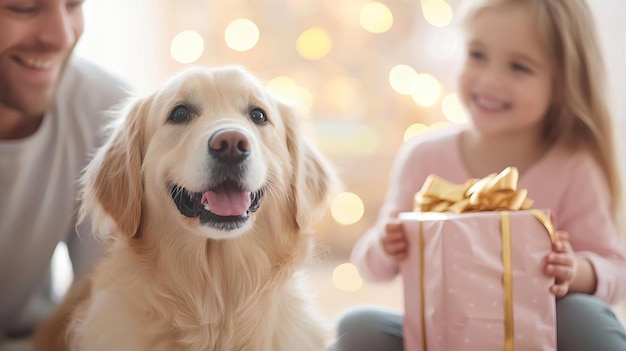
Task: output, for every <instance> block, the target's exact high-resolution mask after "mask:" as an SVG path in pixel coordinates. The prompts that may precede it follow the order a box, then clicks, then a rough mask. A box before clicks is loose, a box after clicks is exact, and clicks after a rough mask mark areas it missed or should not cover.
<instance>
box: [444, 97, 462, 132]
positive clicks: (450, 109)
mask: <svg viewBox="0 0 626 351" xmlns="http://www.w3.org/2000/svg"><path fill="white" fill-rule="evenodd" d="M441 109H442V111H443V116H444V117H445V118H446V119H447V120H448V121H450V122H451V123H455V124H460V123H465V122H467V114H466V113H465V109H464V108H463V104H461V101H460V100H459V96H458V95H457V94H456V93H451V94H448V95H446V96H445V97H444V98H443V100H442V101H441Z"/></svg>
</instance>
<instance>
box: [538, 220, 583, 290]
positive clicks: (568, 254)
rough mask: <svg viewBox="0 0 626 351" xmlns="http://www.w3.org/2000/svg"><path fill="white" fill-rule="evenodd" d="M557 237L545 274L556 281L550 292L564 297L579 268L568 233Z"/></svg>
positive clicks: (549, 255) (547, 258) (547, 259)
mask: <svg viewBox="0 0 626 351" xmlns="http://www.w3.org/2000/svg"><path fill="white" fill-rule="evenodd" d="M556 235H557V242H556V243H554V244H552V252H551V253H549V254H548V255H547V256H546V265H545V273H546V274H547V275H549V276H552V277H554V279H555V282H554V283H555V284H554V285H552V286H551V287H550V292H551V293H553V294H554V295H555V296H556V297H562V296H565V294H567V292H568V291H569V288H570V285H571V283H572V281H573V280H574V277H575V276H576V270H577V268H578V267H577V263H576V256H575V255H574V250H573V249H572V245H570V243H569V235H568V234H567V233H566V232H557V233H556Z"/></svg>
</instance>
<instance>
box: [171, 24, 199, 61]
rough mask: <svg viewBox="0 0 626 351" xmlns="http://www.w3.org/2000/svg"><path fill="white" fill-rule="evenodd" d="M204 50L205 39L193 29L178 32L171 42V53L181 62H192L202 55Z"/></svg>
mask: <svg viewBox="0 0 626 351" xmlns="http://www.w3.org/2000/svg"><path fill="white" fill-rule="evenodd" d="M203 51H204V40H203V39H202V36H201V35H200V34H198V32H196V31H193V30H185V31H182V32H180V33H178V34H177V35H176V36H175V37H174V39H172V43H171V44H170V54H171V55H172V58H173V59H174V60H175V61H176V62H179V63H192V62H194V61H196V60H197V59H199V58H200V56H202V52H203Z"/></svg>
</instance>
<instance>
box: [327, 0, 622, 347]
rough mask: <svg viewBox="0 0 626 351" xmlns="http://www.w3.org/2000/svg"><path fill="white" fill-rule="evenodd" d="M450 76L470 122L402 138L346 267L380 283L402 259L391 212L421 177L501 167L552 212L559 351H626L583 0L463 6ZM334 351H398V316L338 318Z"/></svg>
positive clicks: (607, 171) (597, 66) (608, 136)
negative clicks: (462, 55)
mask: <svg viewBox="0 0 626 351" xmlns="http://www.w3.org/2000/svg"><path fill="white" fill-rule="evenodd" d="M472 2H473V3H476V6H475V7H473V8H472V9H471V10H470V11H469V12H468V13H467V17H466V23H465V24H466V33H467V38H466V39H467V56H466V62H465V65H464V67H463V69H462V73H461V75H460V80H459V88H460V95H461V97H462V100H463V102H464V104H465V105H466V107H467V110H468V112H469V115H470V123H469V124H468V125H464V126H459V127H455V128H451V129H447V130H443V131H439V132H434V133H431V134H428V135H424V136H421V137H417V138H414V139H412V140H411V141H408V142H406V143H405V144H404V145H403V146H402V148H401V150H400V151H399V154H398V156H397V158H396V160H395V163H394V166H393V168H392V171H391V176H390V185H389V189H388V192H387V194H386V197H385V203H384V206H383V207H382V209H381V210H380V214H379V218H378V221H377V223H376V224H375V225H374V227H372V228H371V229H370V230H369V231H368V232H367V233H366V234H365V235H364V236H363V237H362V238H361V239H360V240H359V241H358V242H357V244H356V246H355V247H354V250H353V253H352V261H353V262H354V263H355V264H356V265H357V266H358V268H359V271H360V273H361V275H362V276H363V277H364V278H365V279H366V280H369V281H388V280H391V279H392V278H394V277H395V276H396V275H397V274H398V273H399V262H400V261H402V260H403V259H404V258H405V257H406V254H407V249H408V248H407V243H406V238H405V233H404V232H403V228H402V225H401V224H400V222H399V221H398V219H397V215H398V213H400V212H407V211H412V210H413V204H414V203H413V201H414V195H415V193H416V192H417V191H418V190H419V188H420V187H421V185H422V184H423V182H424V180H425V179H426V177H427V176H428V175H429V174H431V173H434V174H437V175H438V176H441V177H443V178H446V179H448V180H450V181H452V182H455V183H462V182H464V181H465V180H467V179H469V178H482V177H484V176H486V175H487V174H489V173H498V172H500V171H501V170H503V169H504V168H506V167H508V166H516V167H517V168H518V169H519V171H520V180H519V186H520V188H526V189H528V191H529V194H528V196H529V197H530V198H531V199H533V200H534V207H535V208H547V209H550V210H551V211H552V212H554V213H555V215H556V219H557V220H556V226H557V230H558V236H559V238H560V242H559V243H557V244H555V245H554V246H553V252H552V253H550V254H549V255H547V256H546V258H545V274H547V275H550V276H554V278H555V285H554V286H552V287H551V288H550V291H551V293H552V294H554V295H555V296H556V297H557V307H556V309H557V344H558V349H559V350H566V351H576V350H603V351H610V350H620V351H623V350H626V332H625V331H624V328H623V327H622V325H621V324H620V322H619V321H618V319H617V318H616V316H615V314H614V313H613V312H612V310H611V307H610V305H611V304H615V303H617V302H619V301H620V300H621V299H622V297H623V296H624V294H625V292H626V257H625V254H624V252H623V250H622V246H621V243H620V240H619V239H618V234H617V229H616V225H615V223H616V217H617V209H618V207H619V201H618V200H619V195H618V194H620V187H619V179H618V172H617V165H616V161H615V155H614V154H615V150H614V147H613V138H612V130H611V125H610V124H611V118H610V116H609V112H608V109H607V106H606V103H605V101H604V98H605V93H604V91H603V84H604V80H603V78H604V72H603V66H602V58H601V54H600V49H599V47H598V40H597V38H596V35H595V27H594V23H593V20H592V18H591V12H590V10H589V8H588V7H587V5H586V4H585V3H584V0H480V1H478V0H472ZM337 338H338V341H337V345H336V348H337V350H340V351H341V350H350V351H352V350H359V351H367V350H385V351H392V350H402V349H403V340H402V316H401V315H399V314H395V313H393V312H389V311H384V310H377V309H372V308H359V309H354V310H351V311H348V312H347V313H345V314H344V315H343V316H342V318H341V319H340V322H339V325H338V330H337Z"/></svg>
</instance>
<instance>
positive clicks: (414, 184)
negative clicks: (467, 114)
mask: <svg viewBox="0 0 626 351" xmlns="http://www.w3.org/2000/svg"><path fill="white" fill-rule="evenodd" d="M419 146H420V141H419V140H417V138H416V139H415V140H411V141H409V142H406V143H405V144H403V145H402V147H401V148H400V150H399V151H398V154H397V156H396V159H395V160H394V163H393V166H392V168H391V172H390V176H389V185H388V188H387V193H386V195H385V199H384V203H383V206H382V207H381V209H380V211H379V214H378V219H377V221H376V223H375V224H374V226H372V227H371V228H370V229H369V230H368V231H367V232H366V233H365V234H364V235H363V236H362V237H361V238H360V239H359V240H358V241H357V243H356V244H355V246H354V248H353V250H352V255H351V261H352V263H354V264H355V265H356V266H357V268H358V269H359V273H360V274H361V276H362V277H363V278H364V279H365V280H366V281H372V282H385V281H390V280H392V279H393V278H395V277H396V276H397V275H398V273H399V270H400V268H399V265H398V263H397V262H396V261H395V260H394V259H393V258H392V257H391V256H389V255H387V253H386V252H385V251H384V250H383V248H382V245H381V241H380V238H381V237H382V236H383V235H384V233H385V224H386V223H387V221H388V220H389V219H390V218H396V217H397V216H398V214H399V213H401V212H407V211H412V210H413V201H414V195H415V193H416V192H417V191H418V190H419V187H420V186H421V184H422V183H423V182H424V178H425V177H424V176H423V175H420V174H419V173H420V172H419V169H423V167H422V166H423V165H422V163H423V161H424V160H423V157H420V154H421V153H422V152H421V151H420V149H419ZM418 165H419V166H418Z"/></svg>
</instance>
